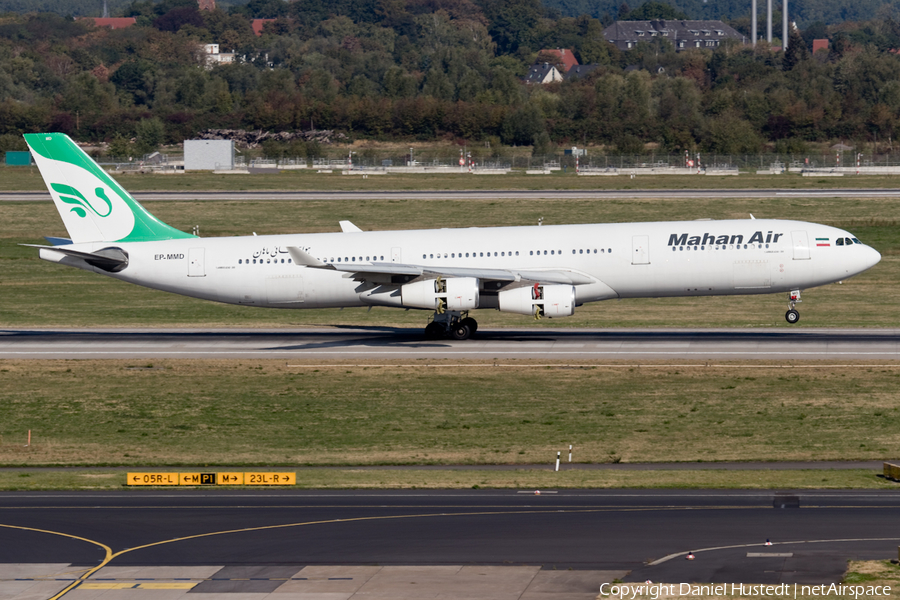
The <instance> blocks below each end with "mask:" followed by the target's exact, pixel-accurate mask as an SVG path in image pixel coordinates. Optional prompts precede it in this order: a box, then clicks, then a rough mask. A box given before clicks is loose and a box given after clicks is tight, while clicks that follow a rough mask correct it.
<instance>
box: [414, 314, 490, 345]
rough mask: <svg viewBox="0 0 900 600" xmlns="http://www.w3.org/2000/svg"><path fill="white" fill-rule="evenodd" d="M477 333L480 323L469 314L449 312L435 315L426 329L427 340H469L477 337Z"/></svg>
mask: <svg viewBox="0 0 900 600" xmlns="http://www.w3.org/2000/svg"><path fill="white" fill-rule="evenodd" d="M476 331H478V321H476V320H475V319H473V318H472V317H470V316H469V313H467V312H466V313H461V312H456V311H452V310H448V311H445V312H443V313H437V312H436V313H434V319H433V320H432V321H431V323H429V324H428V325H427V326H426V327H425V339H429V340H436V339H440V338H445V337H448V338H451V339H454V340H467V339H469V338H470V337H472V336H473V335H475V332H476Z"/></svg>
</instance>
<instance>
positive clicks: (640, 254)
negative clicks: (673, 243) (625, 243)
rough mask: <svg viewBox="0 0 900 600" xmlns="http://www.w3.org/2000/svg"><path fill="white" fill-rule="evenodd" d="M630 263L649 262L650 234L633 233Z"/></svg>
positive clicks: (641, 263) (642, 263)
mask: <svg viewBox="0 0 900 600" xmlns="http://www.w3.org/2000/svg"><path fill="white" fill-rule="evenodd" d="M631 264H633V265H649V264H650V236H649V235H635V236H632V238H631Z"/></svg>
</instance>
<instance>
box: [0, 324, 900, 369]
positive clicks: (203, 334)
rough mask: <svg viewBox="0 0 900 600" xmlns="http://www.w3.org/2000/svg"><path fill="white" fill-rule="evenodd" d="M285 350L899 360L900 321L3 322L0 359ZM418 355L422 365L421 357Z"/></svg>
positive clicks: (299, 354) (482, 356)
mask: <svg viewBox="0 0 900 600" xmlns="http://www.w3.org/2000/svg"><path fill="white" fill-rule="evenodd" d="M251 357H252V358H277V359H296V360H298V361H299V360H303V361H311V360H312V361H314V360H333V359H338V360H344V359H349V360H369V359H373V360H410V361H412V360H417V361H420V360H421V359H426V360H427V359H435V360H437V359H441V360H446V359H457V360H494V359H529V360H548V361H592V362H593V363H594V364H596V363H598V362H601V363H602V361H605V360H610V361H632V362H636V361H656V360H666V361H673V360H691V361H696V360H703V361H733V360H746V359H749V360H767V361H776V362H781V363H786V362H788V361H791V360H838V361H843V360H847V361H859V360H864V361H884V360H897V359H900V330H898V329H800V328H794V329H788V328H772V329H752V330H747V329H709V330H681V329H671V330H668V329H667V330H646V329H533V330H521V329H494V330H490V329H488V330H482V329H479V330H478V334H477V336H475V337H474V338H472V339H469V340H466V341H454V340H425V339H424V336H423V334H422V330H420V329H398V328H381V327H372V328H349V327H348V328H337V327H335V328H318V329H295V330H214V331H202V330H188V329H177V330H155V329H133V330H132V329H128V330H126V329H71V330H61V329H56V330H38V329H22V330H19V329H7V330H0V359H12V358H20V359H40V358H53V359H65V358H82V359H87V358H112V359H133V358H220V359H221V358H251ZM417 364H421V363H420V362H419V363H417Z"/></svg>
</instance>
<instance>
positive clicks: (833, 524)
mask: <svg viewBox="0 0 900 600" xmlns="http://www.w3.org/2000/svg"><path fill="white" fill-rule="evenodd" d="M898 518H900V497H898V496H897V494H894V493H892V492H860V491H827V492H826V491H804V492H797V493H791V492H780V493H773V492H771V491H717V490H692V491H666V490H653V491H631V490H577V491H567V490H559V491H555V490H543V492H542V493H541V495H535V494H534V491H533V490H508V491H507V490H493V491H492V490H485V491H475V490H470V491H345V492H323V491H298V492H291V491H277V492H266V491H236V492H206V491H182V492H168V491H166V492H147V493H143V492H124V493H3V494H0V563H19V564H22V563H41V564H59V565H74V566H73V567H72V569H71V570H73V571H78V569H75V567H79V566H80V567H82V568H81V569H80V572H81V573H86V572H89V571H90V570H91V569H94V570H96V568H98V567H101V566H103V567H105V568H106V569H107V571H105V572H106V573H107V576H106V578H105V579H104V580H106V581H115V580H116V578H115V577H114V576H113V577H110V575H109V573H110V571H109V570H108V569H110V568H112V567H120V568H124V567H137V566H141V567H167V568H169V569H168V572H169V573H170V574H169V575H168V577H169V578H171V577H172V575H171V573H172V569H174V568H181V569H187V568H193V567H201V566H207V565H216V566H217V569H221V570H222V571H225V570H226V569H232V570H231V573H232V575H230V576H226V575H225V574H222V575H221V576H220V578H219V579H221V580H222V581H225V580H227V581H229V582H234V581H238V580H241V581H248V582H249V581H250V579H249V578H243V579H238V578H235V576H234V575H233V573H235V569H236V568H238V567H250V566H269V567H271V566H274V565H280V566H281V567H279V568H281V571H279V572H280V573H282V574H281V575H280V576H279V577H280V583H279V584H278V585H281V584H283V583H284V582H285V581H288V580H290V579H291V575H285V574H284V573H286V572H287V571H288V570H290V569H294V570H293V571H291V573H296V572H297V571H299V570H300V569H301V568H303V567H310V566H316V565H345V566H348V567H349V566H355V565H377V566H379V567H388V566H401V565H402V566H419V567H423V568H424V567H425V566H441V565H483V566H495V567H535V568H538V569H541V570H565V569H569V568H572V569H576V570H588V571H592V572H595V573H599V572H611V571H613V572H614V571H617V572H619V574H620V575H621V577H622V578H624V579H625V580H626V581H641V582H642V581H646V580H647V579H651V580H653V581H664V582H681V581H685V582H688V581H690V582H708V581H719V582H722V581H726V582H732V581H734V582H744V583H749V582H753V583H794V582H799V583H815V584H821V583H831V582H836V581H838V580H839V579H840V577H841V574H842V573H843V571H844V569H845V567H846V560H848V559H885V558H891V557H893V556H894V555H895V554H896V548H897V545H898V542H900V536H898V535H897V532H896V531H893V530H892V529H891V528H889V527H888V528H886V527H885V523H892V522H896V521H897V519H898ZM767 539H769V540H770V541H771V543H772V545H769V546H767V545H765V544H766V540H767ZM690 551H693V553H694V555H695V556H696V557H697V558H696V560H694V561H686V560H684V558H685V555H686V554H687V553H688V552H690ZM160 572H162V571H160ZM181 572H183V573H184V572H187V571H181ZM215 572H217V570H216V569H212V570H211V572H210V571H207V574H206V575H205V576H204V581H213V580H214V579H216V578H215V576H214V575H213V573H215ZM626 572H628V574H626ZM101 573H102V572H101ZM97 577H99V575H98V576H97ZM131 577H132V579H133V577H134V576H133V575H132V576H131ZM270 577H272V576H271V575H269V576H267V575H264V574H263V575H259V579H260V580H262V579H267V580H268V578H270ZM70 578H71V576H70ZM97 580H99V579H95V581H97ZM145 580H152V577H147V578H146V579H145ZM194 585H196V582H195V583H194ZM238 587H239V586H238ZM276 587H277V586H276ZM407 589H409V588H407ZM196 591H200V590H196ZM229 591H242V590H240V589H232V590H229ZM243 591H249V590H243ZM595 593H596V592H595ZM73 597H76V596H73ZM347 597H349V596H347ZM488 597H489V596H488Z"/></svg>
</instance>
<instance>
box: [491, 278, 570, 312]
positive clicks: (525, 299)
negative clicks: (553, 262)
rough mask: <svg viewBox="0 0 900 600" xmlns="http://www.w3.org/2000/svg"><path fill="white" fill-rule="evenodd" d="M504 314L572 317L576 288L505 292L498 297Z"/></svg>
mask: <svg viewBox="0 0 900 600" xmlns="http://www.w3.org/2000/svg"><path fill="white" fill-rule="evenodd" d="M498 301H499V304H500V310H501V311H502V312H511V313H517V314H520V315H533V316H534V318H535V319H540V318H541V317H550V318H553V317H571V316H572V315H573V314H575V286H572V285H540V284H535V285H534V286H532V287H520V288H515V289H512V290H505V291H502V292H500V294H499V295H498Z"/></svg>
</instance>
